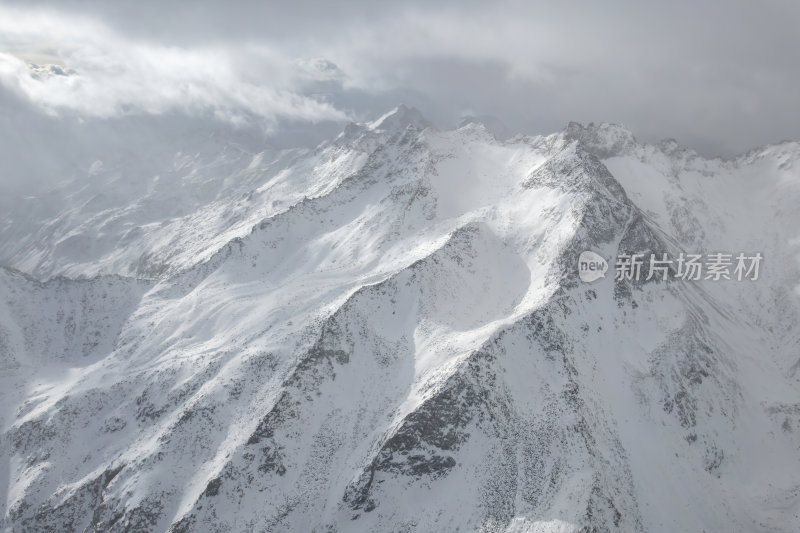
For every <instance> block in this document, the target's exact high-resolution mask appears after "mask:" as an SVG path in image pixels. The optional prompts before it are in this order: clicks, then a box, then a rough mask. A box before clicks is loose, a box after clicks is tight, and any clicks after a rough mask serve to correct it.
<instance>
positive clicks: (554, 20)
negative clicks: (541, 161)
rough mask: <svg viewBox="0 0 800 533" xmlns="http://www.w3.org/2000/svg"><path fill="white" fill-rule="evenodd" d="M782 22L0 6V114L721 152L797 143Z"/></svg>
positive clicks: (798, 13)
mask: <svg viewBox="0 0 800 533" xmlns="http://www.w3.org/2000/svg"><path fill="white" fill-rule="evenodd" d="M798 28H800V2H797V1H796V0H792V1H789V0H787V1H771V2H770V1H765V2H742V1H739V0H728V1H709V2H697V1H692V2H681V1H679V2H648V1H643V0H639V1H635V2H634V1H632V2H597V1H583V2H569V1H565V2H491V3H487V2H463V1H459V2H391V3H388V2H387V3H382V2H375V1H347V2H302V1H301V2H298V1H294V2H258V3H255V2H253V3H252V4H250V3H242V2H239V3H234V2H219V3H211V2H161V1H150V0H138V1H136V2H128V3H120V2H106V1H96V2H95V1H89V2H86V1H81V2H78V1H60V2H52V3H43V2H39V3H36V2H3V3H0V90H1V91H3V93H4V94H3V95H0V96H2V97H1V98H0V106H4V107H5V108H6V109H5V110H2V111H4V113H5V114H8V113H10V112H11V111H10V110H9V109H10V108H9V106H20V105H25V106H30V107H31V108H32V109H36V110H37V111H38V112H44V113H49V114H50V115H54V116H57V117H66V116H70V117H73V118H74V117H76V116H78V117H82V118H85V119H87V120H105V119H108V118H111V117H118V116H121V115H129V114H156V115H157V114H162V113H178V114H185V115H187V116H191V115H209V114H210V115H213V116H214V117H215V118H214V120H218V121H220V122H225V123H229V124H242V123H248V122H253V121H255V122H258V123H259V124H261V125H262V126H263V127H264V128H267V129H271V130H272V131H273V132H276V131H277V132H278V133H279V132H280V128H281V127H282V125H285V124H287V123H295V124H311V123H318V122H323V123H330V121H335V122H336V123H343V122H344V121H348V120H363V119H366V118H370V117H374V116H375V115H378V114H381V113H383V112H385V111H386V110H388V109H389V108H391V107H394V105H396V104H397V103H399V102H401V101H402V102H405V103H407V104H409V105H413V106H416V107H418V108H419V109H420V110H421V111H422V112H423V114H425V115H426V116H427V117H428V118H429V119H430V120H432V121H433V122H434V123H437V124H438V125H439V126H440V127H452V126H454V125H455V124H457V122H458V120H459V117H461V116H463V115H468V114H477V115H483V114H486V115H494V116H496V117H497V118H499V119H500V120H501V121H503V122H504V123H506V124H507V126H508V127H509V128H510V129H512V130H514V131H518V132H522V133H529V134H537V133H552V132H554V131H558V130H560V129H562V128H563V127H564V125H565V124H566V123H567V122H569V121H571V120H575V121H579V122H583V123H587V122H591V121H594V122H616V123H622V124H624V125H626V126H627V127H629V128H630V129H631V130H632V131H633V132H634V134H636V135H637V137H639V138H640V139H642V140H645V141H656V140H659V139H662V138H666V137H673V138H676V139H677V140H678V141H679V142H680V143H681V144H683V145H686V146H690V147H692V148H695V149H696V150H698V151H699V152H701V153H703V154H705V155H723V156H731V155H735V154H737V153H740V152H743V151H745V150H747V149H749V148H753V147H756V146H758V145H762V144H766V143H772V142H777V141H780V140H784V139H800V102H799V101H798V96H797V94H798V93H800V31H798ZM30 63H36V64H38V65H40V67H39V68H38V69H34V68H32V67H31V66H30ZM51 64H52V65H58V68H55V67H50V66H49V65H51Z"/></svg>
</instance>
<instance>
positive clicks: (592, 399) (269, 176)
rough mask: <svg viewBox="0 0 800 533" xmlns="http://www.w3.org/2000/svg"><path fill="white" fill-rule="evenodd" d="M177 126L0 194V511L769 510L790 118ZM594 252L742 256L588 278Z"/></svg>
mask: <svg viewBox="0 0 800 533" xmlns="http://www.w3.org/2000/svg"><path fill="white" fill-rule="evenodd" d="M195 141H196V142H195ZM184 144H185V145H181V146H176V147H175V150H174V153H173V154H172V155H170V156H169V158H167V159H165V160H164V161H161V160H158V161H156V162H152V161H151V162H149V165H148V166H147V168H146V169H145V170H143V169H142V168H141V167H139V166H136V163H137V162H135V161H134V162H132V161H130V160H125V159H124V158H122V159H120V158H117V159H114V162H113V163H108V162H106V161H104V160H103V158H102V156H100V157H98V160H97V162H96V163H95V164H93V165H92V166H91V169H90V172H89V174H88V175H87V176H80V177H78V178H76V179H75V180H74V181H72V182H70V183H69V184H67V185H64V186H62V187H61V188H59V189H57V190H54V191H52V192H51V193H50V195H49V196H45V197H39V198H36V199H29V200H28V202H29V204H28V203H25V202H20V203H19V205H17V206H16V207H15V208H14V209H12V210H10V211H9V212H7V213H6V214H5V215H4V216H3V219H2V221H0V230H1V231H2V233H0V264H3V265H5V267H3V268H2V269H0V295H2V296H3V298H2V299H0V366H2V369H3V371H2V377H0V379H1V380H2V387H1V388H0V391H2V392H0V400H2V401H0V405H2V406H3V407H2V411H0V423H1V424H2V437H1V439H0V458H2V461H1V462H0V480H2V482H0V506H2V507H1V509H2V517H3V518H2V520H3V522H2V525H3V527H4V528H5V529H6V530H9V531H171V532H186V531H341V532H346V531H365V532H366V531H420V532H427V531H498V532H570V531H626V532H627V531H656V532H672V531H784V532H793V531H796V530H797V528H798V524H800V350H799V349H798V348H799V347H800V330H798V328H797V324H798V319H800V313H799V308H798V302H797V296H798V294H799V293H798V290H800V288H799V284H800V271H798V266H799V265H798V248H797V247H798V244H799V243H800V240H799V238H800V230H798V229H797V228H800V214H799V213H798V212H797V210H796V206H797V205H798V201H800V175H798V168H800V144H798V143H784V144H781V145H777V146H769V147H765V148H761V149H758V150H754V151H753V152H751V153H748V154H746V155H744V156H741V157H739V158H737V159H734V160H719V159H713V160H709V159H704V158H702V157H700V156H698V155H697V154H695V153H694V152H692V151H690V150H686V149H683V148H680V147H679V146H678V145H677V143H675V142H674V141H665V142H662V143H660V144H658V145H646V144H642V143H639V142H637V140H636V139H635V138H634V137H633V135H632V134H631V133H630V132H629V131H627V130H625V129H624V128H622V127H620V126H615V125H607V124H603V125H599V126H595V125H589V126H582V125H579V124H574V123H572V124H569V125H568V126H567V127H566V128H565V129H564V130H563V131H562V132H559V133H556V134H553V135H549V136H541V137H525V136H517V137H513V138H510V139H506V140H498V139H497V138H496V137H495V136H494V135H493V134H492V133H490V132H489V131H488V130H487V129H486V128H485V127H484V126H483V125H482V124H481V123H480V122H479V121H473V120H471V121H465V123H464V125H463V126H462V127H461V128H460V129H457V130H455V131H438V130H436V129H435V128H434V127H432V126H431V125H430V124H429V123H428V122H427V121H426V120H425V119H424V118H423V117H422V116H421V115H420V114H419V112H417V111H416V110H414V109H410V108H406V107H404V106H401V107H399V108H397V109H396V110H394V111H392V112H390V113H388V114H386V115H384V116H383V117H381V118H380V119H378V120H376V121H375V122H371V123H365V124H351V125H349V126H348V127H347V128H345V130H344V132H342V133H341V134H340V135H339V136H338V137H336V138H335V139H332V140H330V141H328V142H325V143H323V144H322V145H320V146H319V147H317V148H316V149H314V150H277V149H275V150H266V151H263V152H259V153H254V152H253V151H252V150H247V149H245V148H243V147H242V146H241V145H240V144H237V143H235V142H226V141H225V140H224V139H215V140H214V142H210V141H208V140H207V139H206V140H202V141H200V140H193V141H192V142H188V141H187V142H186V143H184ZM165 153H166V152H165ZM112 159H113V158H112ZM156 163H157V164H156ZM584 250H591V251H594V252H596V253H598V254H600V255H601V256H603V257H605V258H606V259H608V260H609V262H610V263H611V264H610V267H609V268H610V271H609V272H608V274H607V275H606V277H605V278H602V279H599V280H597V281H595V282H593V283H590V284H589V283H584V282H582V281H581V280H580V279H579V277H578V268H577V267H578V256H579V254H580V253H581V252H582V251H584ZM623 252H624V253H631V252H641V253H646V254H648V257H649V254H650V253H659V254H660V253H662V252H668V253H670V254H674V255H677V254H678V253H680V252H686V253H701V254H707V253H713V252H725V253H733V254H736V253H738V252H746V253H748V254H754V253H756V252H758V253H761V254H762V255H763V257H764V261H763V264H762V265H761V271H760V276H759V278H758V279H757V280H743V281H737V280H730V281H726V280H721V281H711V280H708V281H705V280H703V281H696V282H695V281H680V280H669V281H657V279H656V278H654V279H652V280H649V281H647V280H644V279H641V280H638V281H637V280H615V279H614V275H613V274H614V272H613V270H614V265H613V260H614V258H616V256H617V255H618V254H619V253H623Z"/></svg>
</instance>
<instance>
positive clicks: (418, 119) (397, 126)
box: [368, 104, 431, 132]
mask: <svg viewBox="0 0 800 533" xmlns="http://www.w3.org/2000/svg"><path fill="white" fill-rule="evenodd" d="M409 126H414V127H415V128H417V129H420V130H423V129H425V128H427V127H429V126H431V123H430V122H428V121H427V120H426V119H425V117H424V116H422V113H420V111H419V110H418V109H417V108H415V107H409V106H407V105H405V104H400V105H398V106H397V107H395V108H394V109H392V110H391V111H389V112H388V113H386V114H385V115H383V116H381V117H380V118H379V119H378V120H375V121H374V122H370V123H369V124H368V127H369V129H371V130H383V131H391V132H397V131H403V130H405V129H406V128H408V127H409Z"/></svg>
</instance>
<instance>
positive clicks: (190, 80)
mask: <svg viewBox="0 0 800 533" xmlns="http://www.w3.org/2000/svg"><path fill="white" fill-rule="evenodd" d="M0 34H2V35H3V40H4V41H5V42H4V43H3V44H5V48H7V49H10V50H26V51H28V52H29V53H33V54H39V55H40V56H48V55H49V57H52V58H53V60H54V62H55V63H57V65H44V66H41V65H31V64H28V63H27V62H26V61H24V60H23V59H21V58H20V57H18V56H17V55H15V54H13V53H9V52H2V53H0V83H2V84H3V85H4V86H6V87H7V88H8V89H10V90H12V91H13V92H15V93H16V94H18V95H20V96H22V97H24V98H26V99H28V100H30V101H31V102H33V103H34V104H36V105H38V106H40V107H41V108H42V109H44V110H45V111H47V112H48V113H50V114H58V113H60V112H64V111H68V112H74V113H77V114H78V115H80V116H84V117H102V118H108V117H115V116H120V115H124V114H130V113H137V112H141V113H149V114H162V113H166V112H170V111H174V110H182V111H186V112H209V111H210V112H213V113H214V114H215V115H216V116H217V117H218V118H220V119H223V120H226V121H230V122H234V123H235V122H240V121H246V120H248V119H249V118H253V117H255V118H258V119H260V120H262V121H263V122H264V123H265V124H268V125H269V124H274V123H275V122H276V121H277V120H279V119H290V120H303V121H310V122H318V121H324V120H344V119H346V118H347V115H346V113H344V112H343V111H341V110H339V109H336V108H335V107H334V106H332V105H331V104H330V103H327V102H324V101H321V100H319V99H317V98H313V97H310V96H307V95H305V94H302V92H300V90H302V89H303V86H304V85H305V84H307V83H308V82H309V81H314V80H315V79H316V78H315V77H314V75H315V74H316V75H317V77H324V78H325V79H330V75H331V72H332V71H333V67H335V65H332V64H331V65H328V66H327V67H325V68H323V69H322V70H320V69H319V68H317V70H316V71H314V70H313V69H312V68H310V67H309V65H311V66H312V67H313V65H315V64H314V63H308V64H307V65H306V64H303V65H302V66H303V67H304V68H302V69H301V68H300V67H301V65H299V64H298V63H297V62H296V61H295V60H294V59H293V58H290V57H285V56H283V55H280V54H278V53H275V52H274V51H272V50H270V49H269V48H268V47H265V46H258V47H239V48H231V47H224V46H214V47H194V48H186V47H180V46H165V45H161V44H159V43H153V42H144V41H139V40H135V39H131V38H126V37H124V36H122V35H119V34H118V33H115V32H114V31H113V30H112V29H111V28H110V27H108V26H106V25H104V24H102V23H101V22H99V21H97V20H94V19H90V18H86V17H78V16H73V15H64V14H58V13H55V12H52V11H27V10H15V9H11V8H0Z"/></svg>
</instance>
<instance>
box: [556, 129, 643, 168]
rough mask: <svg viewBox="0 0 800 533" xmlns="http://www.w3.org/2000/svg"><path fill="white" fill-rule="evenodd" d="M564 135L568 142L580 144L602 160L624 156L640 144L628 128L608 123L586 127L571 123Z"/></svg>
mask: <svg viewBox="0 0 800 533" xmlns="http://www.w3.org/2000/svg"><path fill="white" fill-rule="evenodd" d="M563 135H564V139H566V140H567V141H578V142H580V143H581V145H582V146H583V147H584V148H585V149H586V150H587V151H588V152H590V153H592V154H594V155H596V156H597V157H599V158H601V159H604V158H607V157H613V156H616V155H623V154H625V153H627V152H629V151H630V150H631V149H632V148H634V147H635V146H637V145H638V144H639V142H638V141H637V140H636V137H634V136H633V133H631V131H630V130H629V129H628V128H626V127H625V126H622V125H620V124H609V123H606V122H603V123H601V124H597V125H596V124H595V123H594V122H590V123H589V124H588V125H586V126H584V125H583V124H581V123H579V122H570V123H569V124H567V127H566V128H564V131H563Z"/></svg>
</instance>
